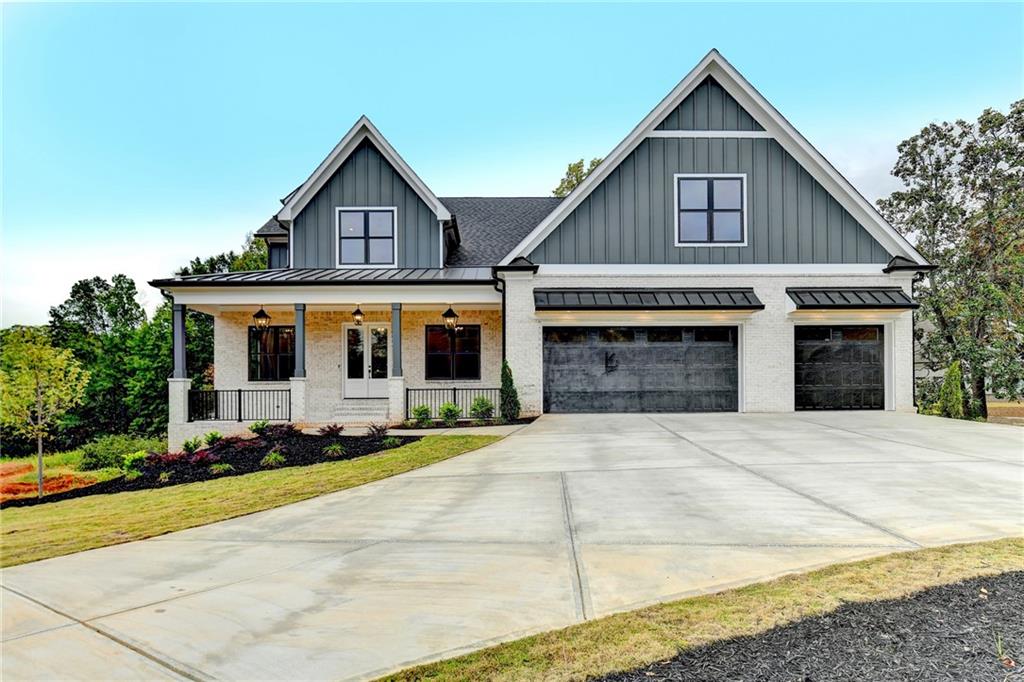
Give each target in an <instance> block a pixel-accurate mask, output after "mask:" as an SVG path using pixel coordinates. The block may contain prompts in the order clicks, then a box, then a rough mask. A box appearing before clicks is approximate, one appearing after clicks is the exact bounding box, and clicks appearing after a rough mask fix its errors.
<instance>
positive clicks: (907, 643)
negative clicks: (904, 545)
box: [603, 571, 1024, 682]
mask: <svg viewBox="0 0 1024 682" xmlns="http://www.w3.org/2000/svg"><path fill="white" fill-rule="evenodd" d="M999 639H1001V642H1002V655H1003V656H1004V658H1002V659H1000V655H999V654H998V653H997V651H998V649H999V645H998V644H997V641H998V640H999ZM603 679H605V680H616V681H622V682H627V681H628V682H640V681H641V680H642V681H643V682H650V681H651V680H686V681H687V682H691V681H699V680H715V681H716V682H718V681H720V680H758V681H759V682H760V681H763V680H768V681H774V680H778V681H782V680H785V681H786V682H794V681H801V682H811V681H814V682H822V681H826V680H865V681H869V682H870V681H874V680H877V681H879V682H881V681H886V682H888V681H889V680H929V681H930V680H957V681H960V680H1001V681H1005V680H1017V679H1019V680H1024V571H1014V572H1010V573H1004V574H1002V575H998V576H992V577H989V578H976V579H973V580H966V581H964V582H960V583H956V584H953V585H946V586H943V587H936V588H933V589H929V590H924V591H923V592H920V593H918V594H916V595H914V596H912V597H908V598H905V599H897V600H890V601H879V602H868V603H862V604H846V605H844V606H841V607H840V608H839V609H837V610H836V611H834V612H832V613H829V614H827V615H824V616H818V617H814V618H806V619H804V620H800V621H797V622H795V623H793V624H791V625H787V626H784V627H778V628H774V629H772V630H769V631H767V632H765V633H762V634H760V635H755V636H752V637H739V638H736V639H730V640H725V641H722V642H716V643H714V644H710V645H707V646H703V647H699V648H696V649H690V650H687V651H685V652H683V653H681V654H679V655H678V656H676V657H675V658H672V659H670V660H668V661H663V662H661V663H656V664H654V665H651V666H648V667H646V668H640V669H638V670H633V671H630V672H626V673H619V674H616V675H611V676H609V677H605V678H603Z"/></svg>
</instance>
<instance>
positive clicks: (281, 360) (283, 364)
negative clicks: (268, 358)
mask: <svg viewBox="0 0 1024 682" xmlns="http://www.w3.org/2000/svg"><path fill="white" fill-rule="evenodd" d="M293 376H295V356H294V355H292V354H291V353H289V354H287V355H278V356H277V376H275V377H274V378H275V379H280V380H282V381H284V380H287V379H291V378H292V377H293Z"/></svg>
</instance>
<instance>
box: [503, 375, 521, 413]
mask: <svg viewBox="0 0 1024 682" xmlns="http://www.w3.org/2000/svg"><path fill="white" fill-rule="evenodd" d="M500 402H501V405H500V408H501V418H502V419H505V420H506V421H510V422H512V421H515V420H516V419H519V412H520V410H522V406H521V405H520V404H519V392H518V391H516V383H515V381H514V380H513V379H512V368H511V367H509V366H508V362H507V361H505V360H502V361H501V393H500Z"/></svg>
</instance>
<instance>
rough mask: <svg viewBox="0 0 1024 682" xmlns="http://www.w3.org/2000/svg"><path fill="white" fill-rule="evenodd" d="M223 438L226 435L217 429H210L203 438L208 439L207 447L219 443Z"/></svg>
mask: <svg viewBox="0 0 1024 682" xmlns="http://www.w3.org/2000/svg"><path fill="white" fill-rule="evenodd" d="M223 438H224V436H222V435H220V434H219V433H217V432H216V431H210V432H209V433H208V434H206V436H205V437H204V438H203V440H204V441H206V447H210V448H212V447H213V446H214V445H216V444H217V443H219V442H220V441H221V440H222V439H223Z"/></svg>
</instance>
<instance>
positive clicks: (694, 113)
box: [655, 76, 764, 130]
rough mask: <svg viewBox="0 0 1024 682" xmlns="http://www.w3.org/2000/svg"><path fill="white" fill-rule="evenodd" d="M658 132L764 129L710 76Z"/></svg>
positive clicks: (677, 108) (663, 122)
mask: <svg viewBox="0 0 1024 682" xmlns="http://www.w3.org/2000/svg"><path fill="white" fill-rule="evenodd" d="M655 130H764V128H762V127H761V124H760V123H758V122H757V121H755V120H754V118H753V117H752V116H751V115H750V114H748V113H747V110H746V109H744V108H743V107H741V106H740V103H739V102H737V101H736V100H735V99H733V97H732V95H730V94H729V93H728V92H726V91H725V89H724V88H722V86H721V85H719V84H718V81H716V80H715V79H714V78H712V77H710V76H708V77H707V78H705V79H704V81H703V82H702V83H701V84H700V85H698V86H697V87H696V88H694V90H693V92H691V93H690V94H689V95H688V96H687V97H686V99H684V100H683V101H682V102H680V103H679V106H677V107H676V108H675V109H673V110H672V111H671V112H669V114H668V116H666V117H665V118H664V120H662V122H661V123H659V124H658V125H657V127H656V128H655Z"/></svg>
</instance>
